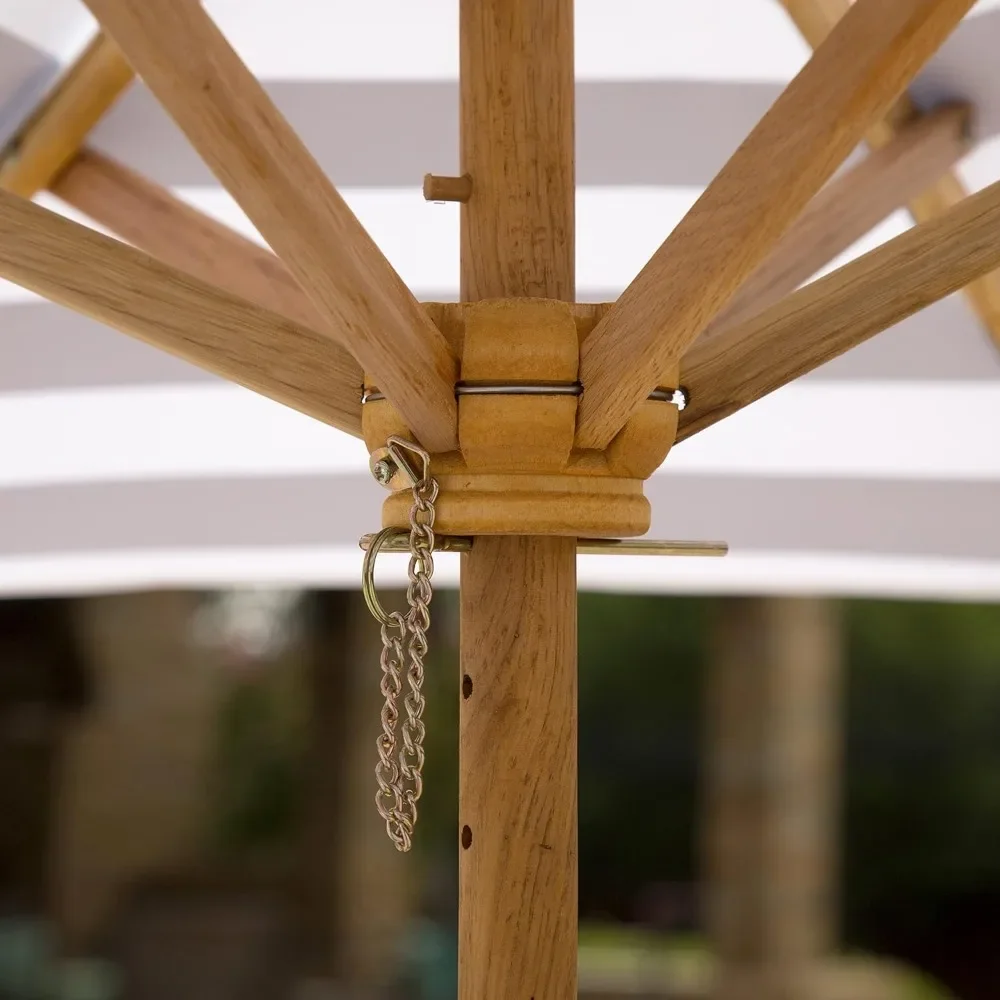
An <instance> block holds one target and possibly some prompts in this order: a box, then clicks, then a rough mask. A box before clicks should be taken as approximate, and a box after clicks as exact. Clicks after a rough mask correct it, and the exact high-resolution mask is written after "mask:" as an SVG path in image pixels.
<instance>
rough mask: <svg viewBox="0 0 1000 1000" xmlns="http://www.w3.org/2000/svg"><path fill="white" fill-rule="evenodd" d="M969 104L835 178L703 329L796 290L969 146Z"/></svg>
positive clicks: (713, 330)
mask: <svg viewBox="0 0 1000 1000" xmlns="http://www.w3.org/2000/svg"><path fill="white" fill-rule="evenodd" d="M969 110H970V109H969V107H968V106H967V105H952V106H948V107H944V108H940V109H938V110H937V111H934V112H932V113H931V114H929V115H926V116H923V117H919V118H916V119H914V121H912V122H911V123H910V124H908V125H906V126H905V127H904V128H902V129H900V130H899V132H898V133H897V134H896V135H895V136H893V138H892V139H891V140H890V141H889V142H888V143H887V144H886V145H885V146H883V147H882V148H881V149H877V150H875V151H873V152H872V153H870V154H869V155H868V156H866V157H865V159H864V160H862V161H861V163H859V164H858V165H857V166H856V167H853V168H852V169H851V170H849V171H847V172H845V173H844V174H843V175H842V176H840V177H835V178H834V179H833V180H832V181H830V183H829V184H827V185H826V187H824V188H823V190H822V191H820V193H819V194H817V195H816V197H815V198H813V200H812V201H811V202H810V203H809V206H808V207H807V208H806V210H805V211H804V212H803V213H802V215H800V216H799V218H798V219H797V220H796V221H795V222H794V223H793V224H792V226H791V227H790V228H789V229H788V231H787V232H786V233H785V235H784V236H783V237H782V238H781V240H780V241H779V242H778V245H777V246H776V247H775V248H774V250H773V251H772V252H771V254H770V256H768V257H767V259H766V260H765V261H764V263H763V264H761V265H760V266H759V267H758V268H757V270H756V271H754V272H753V274H752V275H750V277H749V278H748V279H747V280H746V281H745V282H744V283H743V285H742V287H741V288H740V290H739V291H738V292H737V293H736V294H735V295H734V296H733V298H732V299H731V300H730V302H729V305H728V306H726V308H725V309H723V310H722V312H721V313H719V315H718V316H717V317H716V318H715V319H714V320H713V321H712V322H711V323H710V324H709V325H708V327H707V329H706V330H705V332H704V334H702V336H705V337H709V336H715V335H716V334H718V333H722V332H724V331H725V330H726V329H727V328H729V327H731V326H733V325H734V324H736V323H741V322H743V321H744V320H747V319H749V318H750V317H751V316H753V315H755V314H756V313H759V312H761V311H762V310H763V309H766V308H767V307H768V306H770V305H773V304H774V303H775V302H777V301H779V300H780V299H782V298H784V296H786V295H788V294H789V293H791V292H794V291H795V289H796V288H798V287H799V285H801V284H802V283H803V282H805V281H808V280H809V278H811V277H812V276H813V275H814V274H816V272H817V271H820V270H821V269H822V268H824V267H825V266H826V265H827V264H829V263H830V261H831V260H833V259H834V258H835V257H837V256H838V255H840V254H841V253H843V252H844V251H846V250H848V249H849V248H850V247H851V245H852V244H854V243H855V242H856V241H857V240H859V239H861V237H862V236H864V235H865V234H866V233H867V232H868V231H869V230H870V229H872V228H873V227H874V226H876V225H878V224H879V223H880V222H882V220H883V219H885V218H887V217H888V216H889V215H890V214H891V213H892V212H894V211H896V210H897V209H900V208H905V207H906V204H907V202H909V201H910V200H911V199H912V198H915V197H916V196H917V195H919V194H920V193H921V192H922V191H924V190H925V189H927V188H928V187H929V186H930V185H931V184H932V183H933V182H935V181H936V180H937V179H938V178H939V177H941V176H942V175H943V174H945V173H946V172H947V171H948V170H949V169H950V168H951V167H952V166H953V165H954V164H955V163H956V162H957V161H958V160H959V159H960V158H961V157H962V156H963V155H965V153H967V152H968V151H969V148H970V147H969V140H968V119H969Z"/></svg>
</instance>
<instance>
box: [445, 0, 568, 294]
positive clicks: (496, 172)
mask: <svg viewBox="0 0 1000 1000" xmlns="http://www.w3.org/2000/svg"><path fill="white" fill-rule="evenodd" d="M460 10H461V16H460V21H459V32H460V48H459V62H460V73H461V79H462V80H463V81H470V80H475V81H479V83H478V84H475V85H472V86H463V89H462V98H461V106H460V119H459V120H460V123H461V152H462V171H463V173H467V174H469V175H470V176H471V177H472V195H471V197H470V198H469V200H468V202H467V203H466V204H464V205H463V206H462V211H461V220H462V221H461V226H462V283H461V288H462V298H463V299H465V300H475V299H492V298H503V297H504V296H508V295H517V296H521V295H528V296H539V297H542V298H550V299H564V300H566V301H572V299H573V297H574V288H575V278H574V274H575V270H574V266H575V253H576V250H575V242H574V233H575V227H574V202H575V198H576V186H575V166H574V164H575V160H574V145H573V144H574V138H573V136H574V118H573V98H574V94H573V85H574V77H573V10H572V7H571V5H569V4H567V3H564V2H563V0H553V2H550V3H543V2H540V0H526V2H524V3H514V2H506V0H461V2H460Z"/></svg>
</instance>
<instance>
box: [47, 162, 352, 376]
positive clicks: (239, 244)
mask: <svg viewBox="0 0 1000 1000" xmlns="http://www.w3.org/2000/svg"><path fill="white" fill-rule="evenodd" d="M50 190H51V191H52V193H53V194H54V195H56V197H58V198H60V199H62V200H63V201H64V202H66V204H68V205H72V206H73V208H75V209H76V210H77V211H78V212H82V213H83V214H84V215H86V216H88V217H89V218H91V219H93V220H94V221H95V222H97V223H98V224H99V225H101V226H103V227H104V228H105V229H108V230H110V231H111V232H112V233H114V234H115V235H116V236H118V237H120V238H121V239H123V240H125V241H126V242H128V243H131V244H132V245H133V246H136V247H138V248H139V249H140V250H145V251H146V253H149V254H152V255H153V256H154V257H156V258H157V259H158V260H162V261H163V262H164V263H165V264H170V265H171V266H172V267H179V268H180V269H181V270H182V271H187V272H188V273H190V274H194V275H195V276H196V277H199V278H201V279H202V280H203V281H208V282H211V283H212V284H213V285H218V286H219V287H220V288H225V289H226V290H227V291H230V292H232V293H233V294H234V295H239V296H240V297H241V298H244V299H248V300H249V301H251V302H256V303H257V304H258V305H261V306H264V307H265V308H266V309H271V310H273V311H274V312H278V313H282V314H283V315H285V316H287V317H289V318H290V319H294V320H296V321H297V322H299V323H305V324H306V325H307V326H312V327H314V328H318V327H322V325H323V321H322V319H321V318H320V316H319V313H317V311H316V309H315V307H314V306H313V304H312V302H310V301H309V297H308V296H307V295H306V294H305V292H303V291H302V289H301V288H300V287H299V285H298V282H296V280H295V279H294V278H293V277H292V276H291V274H289V273H288V269H287V268H286V267H285V265H284V264H282V263H281V261H280V260H278V258H277V257H275V255H274V254H273V253H271V251H270V250H268V249H267V248H266V247H262V246H260V245H259V244H257V243H254V242H253V240H248V239H245V238H244V237H242V236H240V235H239V233H235V232H233V230H231V229H230V228H229V227H228V226H224V225H222V223H220V222H217V221H216V220H215V219H211V218H209V217H208V216H207V215H204V214H202V213H201V212H199V211H198V210H197V209H194V208H192V207H191V206H190V205H188V204H187V203H186V202H183V201H181V200H180V198H177V197H175V196H174V195H173V194H171V192H170V191H168V190H167V189H166V188H163V187H161V186H160V185H158V184H154V183H153V181H151V180H149V179H148V178H146V177H143V176H142V175H141V174H138V173H136V172H135V171H134V170H130V169H129V168H128V167H125V166H123V165H122V164H120V163H118V162H116V161H115V160H112V159H110V158H109V157H107V156H102V155H101V154H100V153H95V152H93V151H91V150H84V151H83V152H81V153H80V155H79V156H77V157H76V159H75V160H73V162H72V163H71V164H70V165H69V167H68V168H67V169H66V170H65V171H63V173H62V174H60V176H59V177H57V178H56V180H55V181H54V182H53V184H52V186H51V187H50ZM334 349H335V350H337V351H339V352H340V353H341V354H342V355H343V356H344V359H345V364H350V365H354V367H355V368H357V371H358V381H359V384H360V379H361V374H360V372H361V369H360V368H358V366H357V362H355V361H354V359H353V358H352V357H351V356H350V355H349V354H348V353H347V351H345V350H344V349H343V348H341V347H339V346H335V348H334Z"/></svg>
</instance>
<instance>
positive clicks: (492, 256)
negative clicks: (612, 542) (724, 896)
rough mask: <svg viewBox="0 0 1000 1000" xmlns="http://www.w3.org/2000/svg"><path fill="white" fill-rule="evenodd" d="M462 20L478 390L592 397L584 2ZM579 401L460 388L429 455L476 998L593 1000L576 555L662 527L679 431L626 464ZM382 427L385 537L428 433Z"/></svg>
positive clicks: (468, 377) (663, 420) (494, 3)
mask: <svg viewBox="0 0 1000 1000" xmlns="http://www.w3.org/2000/svg"><path fill="white" fill-rule="evenodd" d="M459 9H460V49H459V52H460V97H461V100H460V112H461V114H460V121H461V173H462V176H463V178H467V182H464V183H463V189H462V191H461V192H460V193H461V196H462V201H461V248H462V267H461V290H462V299H463V303H462V304H461V305H460V306H457V307H456V311H455V312H454V313H453V315H452V317H451V318H452V319H455V318H456V316H457V319H458V326H459V327H460V330H459V332H458V334H457V335H453V336H452V337H451V338H450V339H451V340H452V346H453V349H454V353H455V354H456V356H457V357H459V358H460V374H459V378H460V380H461V382H462V383H464V384H466V385H468V384H470V383H472V384H475V383H479V384H480V385H482V384H483V383H486V384H492V385H501V386H503V385H507V386H510V385H511V384H514V383H516V384H518V385H521V386H523V385H525V384H531V385H538V384H544V383H557V384H561V385H566V384H567V383H570V384H571V383H574V382H576V380H577V377H578V369H579V345H580V336H581V334H582V333H584V332H586V331H584V330H583V329H581V328H579V327H578V324H577V322H576V316H577V315H578V312H577V311H575V310H574V307H573V305H572V303H573V300H574V297H575V285H574V256H575V245H574V203H575V196H576V190H575V180H574V149H573V147H574V122H573V104H574V70H573V0H460V6H459ZM432 315H433V312H432ZM435 319H436V321H437V322H438V325H439V327H440V328H441V329H442V332H444V333H445V335H446V337H448V336H449V331H447V330H445V329H444V325H443V324H442V323H441V322H440V321H439V320H438V319H437V318H435ZM453 325H454V324H452V323H449V324H448V326H449V328H450V327H452V326H453ZM676 376H677V372H676V371H673V372H670V371H667V372H664V373H663V383H662V384H664V385H666V386H674V387H676ZM376 388H377V387H376ZM577 405H578V396H576V395H571V394H567V393H565V392H556V393H553V394H551V395H548V394H528V393H523V392H507V393H504V392H497V393H486V394H483V393H479V394H475V393H473V394H469V393H463V394H460V395H459V396H458V414H459V415H458V421H459V428H458V431H459V433H458V438H459V450H458V451H457V452H453V453H450V454H431V455H430V456H429V468H430V474H431V475H432V476H433V478H434V480H435V482H436V483H437V484H438V486H439V492H438V494H437V496H436V500H435V505H434V506H435V513H434V531H435V532H437V533H439V534H442V535H448V534H457V535H470V536H473V538H474V542H473V544H472V547H471V550H470V551H468V552H466V553H464V554H463V555H462V557H461V558H462V572H461V630H462V637H461V675H460V677H459V678H458V681H459V684H458V686H459V690H460V692H461V694H460V697H461V722H460V742H459V830H458V840H459V962H458V964H459V989H458V992H459V1000H576V997H577V917H578V912H577V911H578V889H577V882H578V864H577V827H578V818H577V723H578V712H577V606H576V605H577V597H576V545H577V541H576V540H577V537H578V536H591V537H594V536H598V537H610V536H615V537H617V536H624V535H636V534H642V533H643V532H644V531H646V530H647V528H648V524H649V508H648V503H647V501H646V500H645V498H644V497H643V494H642V481H643V480H644V479H645V478H646V477H647V476H648V475H649V474H650V473H651V472H652V470H653V469H654V468H655V467H656V466H657V465H659V463H660V462H661V461H662V459H663V457H664V456H665V454H666V451H667V450H668V449H669V447H670V444H671V443H672V442H673V439H674V434H675V433H676V420H677V415H676V407H675V406H674V405H672V404H670V403H668V402H663V401H660V400H657V401H650V402H649V403H647V404H646V408H644V409H643V410H642V411H641V412H640V413H639V414H637V416H636V418H635V422H634V423H632V424H631V425H630V426H629V427H627V428H625V429H624V430H623V431H622V433H621V434H620V435H619V438H616V440H615V442H613V443H612V445H611V446H610V447H609V448H608V449H607V450H606V451H605V452H581V451H580V450H578V449H576V447H575V445H574V437H575V430H576V428H575V425H576V410H577ZM362 422H363V430H364V434H365V440H366V442H367V443H368V445H369V449H370V450H371V451H372V453H373V466H378V469H377V470H376V474H377V475H378V476H379V477H380V478H381V479H383V480H386V485H387V486H388V487H389V488H390V489H391V490H392V491H393V492H392V493H391V494H390V496H389V497H388V499H387V500H386V502H385V505H384V506H383V524H384V525H386V526H396V527H405V526H406V525H407V524H408V515H409V511H410V507H411V505H412V496H411V495H410V491H409V490H408V489H407V487H408V486H409V483H408V482H405V481H402V480H401V481H399V482H393V481H392V480H393V476H394V475H395V474H396V473H395V472H394V465H395V463H386V465H384V466H380V465H379V462H380V461H383V460H384V459H385V453H384V452H381V449H383V448H384V447H385V446H386V444H387V441H388V439H389V438H390V437H398V438H399V439H402V440H404V441H414V440H415V439H414V437H413V436H412V435H411V434H410V429H409V428H408V427H406V426H405V423H404V422H402V421H401V420H400V419H399V416H398V414H397V413H396V412H395V411H394V410H393V408H392V405H391V402H390V401H387V400H376V401H373V402H371V403H369V404H367V405H365V407H364V408H363V417H362ZM418 836H419V831H418Z"/></svg>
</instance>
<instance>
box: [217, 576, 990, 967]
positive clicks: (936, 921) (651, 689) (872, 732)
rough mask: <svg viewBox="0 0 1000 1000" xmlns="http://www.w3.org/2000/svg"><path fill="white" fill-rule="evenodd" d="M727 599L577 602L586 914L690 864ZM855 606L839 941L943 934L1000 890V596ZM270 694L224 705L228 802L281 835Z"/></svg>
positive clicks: (440, 714) (440, 748)
mask: <svg viewBox="0 0 1000 1000" xmlns="http://www.w3.org/2000/svg"><path fill="white" fill-rule="evenodd" d="M454 599H455V598H454V595H453V594H441V595H439V597H438V598H436V604H437V605H438V607H439V608H440V606H441V604H444V603H445V602H449V601H451V602H453V601H454ZM438 602H440V604H438ZM714 610H715V608H714V602H713V601H711V600H707V599H679V598H664V597H651V596H645V597H644V596H624V595H595V594H583V595H581V597H580V724H581V734H580V817H581V830H580V862H581V864H580V868H581V886H580V888H581V893H580V897H581V906H582V910H583V915H584V917H586V918H591V919H602V918H604V917H613V918H617V919H631V918H633V917H635V916H636V906H637V901H638V899H639V896H640V893H641V892H642V891H643V889H644V887H646V886H648V885H649V884H651V883H673V884H681V885H683V884H692V883H694V882H695V880H696V878H697V829H696V824H697V820H698V786H699V750H700V745H701V717H702V706H701V697H702V678H703V676H704V672H705V668H706V656H707V645H708V643H707V640H708V637H709V634H710V629H711V627H712V621H713V612H714ZM843 614H844V627H845V630H846V644H845V650H846V660H847V663H846V674H845V677H844V686H843V706H842V712H843V719H844V741H845V761H846V775H845V781H844V802H843V841H842V842H843V852H844V860H843V873H842V888H843V894H842V910H843V914H844V936H845V940H846V941H847V942H848V943H849V944H853V945H856V946H859V947H864V948H869V949H873V950H877V949H879V948H880V947H881V946H882V945H883V943H884V941H885V940H887V936H888V939H891V938H892V937H893V934H896V936H897V937H899V936H902V937H906V936H909V937H910V938H913V936H914V935H916V936H919V935H920V934H921V933H923V932H925V931H926V932H934V930H935V928H937V929H938V930H942V928H943V929H944V930H946V929H947V928H946V926H945V924H946V923H947V921H944V916H943V915H944V914H952V913H954V912H957V910H956V908H958V909H961V907H962V906H965V905H967V903H968V901H969V900H970V899H973V898H974V899H976V900H980V901H981V900H983V899H987V900H990V899H992V900H993V901H994V904H993V905H994V908H996V906H997V901H1000V608H998V607H992V606H971V605H957V604H954V605H945V604H929V603H903V602H881V601H880V602H873V601H851V602H845V603H844V605H843ZM456 661H457V652H456V648H455V646H454V644H451V645H449V644H448V643H447V642H441V641H438V642H436V643H435V644H434V645H433V646H432V654H431V663H430V666H429V669H428V681H427V683H428V709H427V714H426V721H427V725H428V760H427V767H426V783H425V792H424V798H423V800H422V802H421V821H420V830H419V834H418V837H417V841H418V845H419V849H420V850H421V851H422V852H423V854H424V856H425V859H426V860H427V862H428V863H429V864H430V863H436V864H445V865H450V864H451V863H452V862H453V860H454V858H455V855H456V850H457V847H456V836H455V831H456V829H457V819H458V812H457V797H458V786H457V772H456V767H455V764H456V755H457V741H458V736H457V731H458V705H459V695H458V664H457V662H456ZM371 683H373V684H375V683H377V676H376V671H375V668H374V667H373V669H372V676H371ZM266 692H267V688H266V687H265V686H263V685H256V686H255V685H247V686H245V687H244V689H243V690H242V691H241V692H240V693H239V694H238V695H236V696H235V697H234V698H233V700H232V701H231V703H230V704H229V707H228V709H227V714H226V717H225V719H224V732H223V737H224V738H223V739H222V741H221V747H222V751H221V762H222V775H223V777H224V780H223V781H221V783H220V799H219V802H220V812H221V816H222V821H221V828H222V834H223V837H222V839H223V840H224V842H226V843H229V844H233V843H245V842H247V841H253V840H255V839H257V840H260V839H262V838H263V839H266V838H269V837H273V836H277V835H279V834H280V832H281V831H282V830H287V829H288V828H289V827H290V826H291V825H292V824H293V823H294V818H295V816H296V800H297V796H298V794H299V791H300V790H299V787H298V781H299V778H298V777H297V775H298V773H299V769H298V768H297V764H296V762H297V760H298V757H297V753H298V752H299V749H300V748H297V747H293V748H289V747H288V746H287V745H286V744H285V743H284V742H283V741H282V737H281V732H282V731H283V729H282V723H281V719H280V712H278V711H277V710H272V709H269V708H268V707H267V702H268V696H267V693H266ZM269 713H270V714H269ZM285 728H286V729H287V727H285ZM949 919H950V918H949ZM995 926H996V928H997V929H998V930H1000V918H998V923H997V924H996V925H995Z"/></svg>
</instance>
